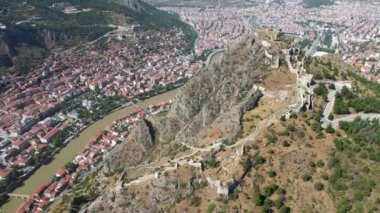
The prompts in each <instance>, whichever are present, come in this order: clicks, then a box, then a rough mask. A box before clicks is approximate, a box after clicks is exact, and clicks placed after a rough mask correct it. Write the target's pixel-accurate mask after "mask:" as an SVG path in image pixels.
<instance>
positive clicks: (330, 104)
mask: <svg viewBox="0 0 380 213" xmlns="http://www.w3.org/2000/svg"><path fill="white" fill-rule="evenodd" d="M319 83H327V84H331V83H333V84H334V85H335V90H331V91H330V92H329V94H328V95H327V98H328V102H327V103H326V105H325V108H324V110H323V118H322V120H321V122H322V123H326V122H331V121H330V120H329V118H328V117H329V115H330V114H331V112H332V110H333V108H334V103H335V96H336V93H337V92H340V91H341V90H342V88H343V87H344V86H346V87H348V88H350V87H351V85H350V83H348V82H347V81H324V82H319Z"/></svg>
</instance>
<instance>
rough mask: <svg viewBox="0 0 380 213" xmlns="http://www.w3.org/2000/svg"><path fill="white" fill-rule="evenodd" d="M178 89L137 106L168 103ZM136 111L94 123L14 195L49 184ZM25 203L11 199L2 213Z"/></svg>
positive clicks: (118, 112) (127, 109)
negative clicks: (104, 132) (93, 142)
mask: <svg viewBox="0 0 380 213" xmlns="http://www.w3.org/2000/svg"><path fill="white" fill-rule="evenodd" d="M177 92H178V89H175V90H172V91H169V92H166V93H163V94H161V95H157V96H154V97H151V98H148V99H146V100H144V101H141V102H139V103H137V105H138V106H139V107H141V108H146V107H148V106H149V105H153V104H157V103H159V102H161V101H167V100H169V99H172V98H174V97H175V95H176V94H177ZM134 110H136V107H135V106H133V105H131V106H128V107H125V108H121V109H119V110H116V111H114V112H112V113H110V114H109V115H107V116H105V117H104V118H102V119H100V120H98V121H96V122H94V123H93V124H91V125H90V126H89V127H88V128H86V129H85V130H83V131H82V132H81V133H80V134H79V136H78V137H77V138H75V139H73V140H72V141H70V143H68V144H67V146H65V147H64V148H63V149H62V150H61V151H60V152H59V153H58V154H56V155H55V156H54V159H53V160H52V161H51V162H50V163H49V164H48V165H43V166H41V167H40V168H39V169H38V170H36V171H35V173H34V174H33V175H31V176H30V177H29V178H28V179H27V180H26V181H25V182H24V184H23V185H22V186H20V187H18V188H16V189H15V190H14V191H13V193H18V194H26V195H29V194H31V193H32V192H33V191H34V189H35V188H37V187H38V186H39V185H41V184H43V183H45V182H47V181H48V180H49V179H51V178H52V177H53V176H54V174H55V173H56V172H57V170H58V169H59V168H61V167H63V166H64V165H65V164H66V163H68V162H69V161H71V160H72V159H74V157H75V156H76V155H77V154H78V152H79V150H80V149H81V148H82V147H83V146H84V145H85V144H86V143H87V142H88V141H89V140H90V139H91V138H92V137H93V136H94V135H95V134H96V133H97V132H99V131H101V130H104V129H105V128H106V127H107V125H109V124H111V123H112V122H113V121H116V120H118V119H120V118H123V117H125V116H126V115H128V114H129V113H131V112H133V111H134ZM22 203H23V200H22V199H15V198H12V199H10V200H9V201H8V202H7V203H5V204H4V205H3V206H2V207H1V208H0V212H2V213H12V212H15V211H16V210H17V208H18V207H19V206H20V205H21V204H22Z"/></svg>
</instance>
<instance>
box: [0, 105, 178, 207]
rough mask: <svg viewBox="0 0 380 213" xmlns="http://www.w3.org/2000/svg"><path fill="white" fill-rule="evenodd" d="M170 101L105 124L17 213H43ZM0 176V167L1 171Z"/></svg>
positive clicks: (37, 189) (161, 110)
mask: <svg viewBox="0 0 380 213" xmlns="http://www.w3.org/2000/svg"><path fill="white" fill-rule="evenodd" d="M171 104H172V102H171V101H165V102H161V103H159V104H157V105H153V106H150V107H148V108H146V109H139V110H136V111H135V112H133V113H131V114H130V115H128V116H126V117H124V118H122V119H119V120H117V121H115V122H113V123H111V124H110V125H108V126H107V127H106V128H105V130H104V131H100V132H98V133H97V134H95V135H94V137H93V138H92V139H91V140H89V141H88V142H87V144H86V145H85V146H84V147H83V148H82V149H81V150H80V151H79V153H78V154H77V156H76V157H75V158H74V160H73V161H72V162H71V163H69V164H68V165H69V166H68V165H66V166H64V167H62V168H60V169H59V170H58V171H57V172H56V174H55V176H54V177H53V178H52V180H51V181H48V182H47V183H44V184H42V185H40V186H39V187H37V188H36V189H35V190H34V192H33V193H32V195H31V196H30V197H29V199H28V200H27V201H26V202H24V203H23V205H22V206H21V207H20V208H19V209H18V211H17V212H19V213H24V212H43V210H44V209H46V207H48V206H49V205H50V204H51V203H52V202H53V201H54V200H55V198H57V197H58V196H60V195H64V194H65V193H66V192H67V190H68V189H69V188H70V186H72V185H73V183H74V181H75V180H76V179H78V178H80V177H81V175H85V174H86V173H88V172H89V171H90V170H91V169H94V168H95V167H97V166H98V165H100V164H99V163H100V162H101V161H102V160H104V159H105V158H107V156H109V155H110V153H111V151H112V150H114V148H115V147H116V146H117V145H118V144H120V143H121V142H122V141H125V140H126V137H128V135H129V132H130V130H131V129H132V128H133V126H134V125H136V123H137V121H139V120H140V119H143V118H147V117H149V116H152V115H155V114H157V113H160V112H165V111H167V110H168V109H170V106H171ZM0 175H2V170H0Z"/></svg>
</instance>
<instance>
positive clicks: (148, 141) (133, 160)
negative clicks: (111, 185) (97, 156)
mask: <svg viewBox="0 0 380 213" xmlns="http://www.w3.org/2000/svg"><path fill="white" fill-rule="evenodd" d="M154 145H155V130H154V129H153V126H152V124H151V122H149V121H148V120H145V119H143V120H140V121H139V122H138V123H137V126H136V128H135V130H134V131H133V132H132V133H131V135H130V137H129V139H128V140H127V141H126V142H125V143H123V144H121V145H120V147H119V148H118V150H116V151H115V152H114V153H113V155H111V156H110V157H109V159H108V160H107V161H106V162H105V165H107V166H105V167H103V173H105V174H109V173H110V172H114V171H116V172H117V171H122V170H123V169H124V168H125V167H128V166H133V165H136V164H138V163H141V162H142V161H143V160H145V159H146V157H147V156H148V155H149V153H151V151H152V149H153V148H154Z"/></svg>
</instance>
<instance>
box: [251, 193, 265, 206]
mask: <svg viewBox="0 0 380 213" xmlns="http://www.w3.org/2000/svg"><path fill="white" fill-rule="evenodd" d="M264 200H265V197H264V196H263V195H262V194H261V193H260V192H259V191H255V192H254V193H253V203H254V204H255V205H256V206H262V205H263V204H264Z"/></svg>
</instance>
